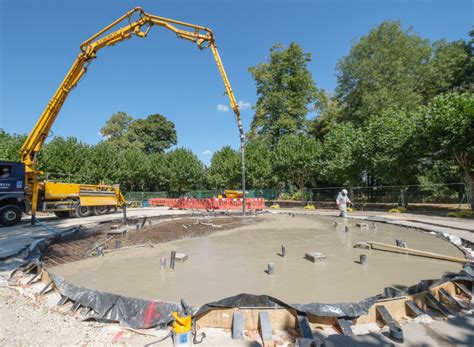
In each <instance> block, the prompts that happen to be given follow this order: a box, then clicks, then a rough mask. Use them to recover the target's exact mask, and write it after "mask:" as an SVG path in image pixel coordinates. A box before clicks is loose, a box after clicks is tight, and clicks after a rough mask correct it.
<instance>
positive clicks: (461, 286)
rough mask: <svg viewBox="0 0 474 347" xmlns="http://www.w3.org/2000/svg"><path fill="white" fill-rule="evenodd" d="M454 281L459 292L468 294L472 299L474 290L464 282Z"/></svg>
mask: <svg viewBox="0 0 474 347" xmlns="http://www.w3.org/2000/svg"><path fill="white" fill-rule="evenodd" d="M453 283H454V286H455V287H456V289H457V290H458V291H459V292H461V293H462V294H463V295H465V296H467V297H468V298H469V299H472V292H471V291H470V290H469V289H468V288H467V287H466V286H465V285H464V284H462V283H458V282H453Z"/></svg>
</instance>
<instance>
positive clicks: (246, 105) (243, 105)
mask: <svg viewBox="0 0 474 347" xmlns="http://www.w3.org/2000/svg"><path fill="white" fill-rule="evenodd" d="M237 104H239V108H240V109H241V110H245V109H246V108H250V107H252V104H251V103H250V102H246V101H243V100H240V101H239V102H238V103H237Z"/></svg>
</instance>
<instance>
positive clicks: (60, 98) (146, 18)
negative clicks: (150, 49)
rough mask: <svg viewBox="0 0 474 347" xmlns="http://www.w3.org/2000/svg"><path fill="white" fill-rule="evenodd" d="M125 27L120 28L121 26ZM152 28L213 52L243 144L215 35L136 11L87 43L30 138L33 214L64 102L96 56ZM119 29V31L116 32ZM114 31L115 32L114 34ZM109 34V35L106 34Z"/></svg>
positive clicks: (24, 151) (25, 153) (24, 152)
mask: <svg viewBox="0 0 474 347" xmlns="http://www.w3.org/2000/svg"><path fill="white" fill-rule="evenodd" d="M123 24H126V25H125V26H122V27H120V25H123ZM153 26H161V27H164V28H166V29H168V30H171V31H173V32H174V33H176V35H177V37H178V38H181V39H185V40H189V41H191V42H194V43H196V44H197V46H198V47H199V48H200V49H205V48H210V49H211V51H212V54H213V56H214V59H215V61H216V64H217V67H218V69H219V73H220V74H221V77H222V79H223V81H224V86H225V89H226V93H227V95H228V97H229V100H230V106H231V107H232V109H233V111H234V113H235V115H236V118H237V123H238V127H239V133H240V137H241V142H242V143H243V138H244V132H243V128H242V123H241V119H240V111H239V106H238V104H237V102H236V100H235V96H234V93H233V91H232V88H231V86H230V83H229V79H228V78H227V74H226V72H225V70H224V66H223V65H222V61H221V59H220V57H219V52H218V51H217V47H216V44H215V41H214V35H213V33H212V31H211V30H210V29H209V28H206V27H203V26H199V25H195V24H190V23H185V22H181V21H177V20H173V19H168V18H163V17H158V16H155V15H152V14H149V13H146V12H144V11H143V9H141V8H140V7H137V8H135V9H133V10H131V11H129V12H127V13H125V14H124V15H123V16H122V17H120V18H118V19H117V20H115V21H114V22H113V23H111V24H110V25H108V26H107V27H105V28H104V29H102V30H101V31H99V32H98V33H97V34H95V35H94V36H92V37H91V38H89V39H88V40H86V41H84V42H83V43H82V44H81V46H80V48H81V52H80V53H79V55H78V57H77V59H76V60H75V61H74V64H73V65H72V67H71V69H70V70H69V72H68V73H67V75H66V77H65V78H64V80H63V81H62V82H61V85H60V86H59V88H58V89H57V91H56V92H55V94H54V96H53V97H52V99H51V100H50V101H49V103H48V105H47V106H46V108H45V109H44V111H43V114H42V115H41V117H40V118H39V120H38V122H37V123H36V125H35V127H34V128H33V130H32V131H31V133H30V134H29V136H28V138H27V139H26V141H25V143H24V144H23V146H22V148H21V160H22V162H23V163H24V164H25V168H26V178H27V184H28V186H29V187H30V188H31V189H32V192H31V195H32V212H35V209H36V207H35V205H36V202H37V193H38V182H37V175H38V174H39V172H38V171H36V170H35V164H36V155H37V153H38V152H39V151H40V150H41V147H42V146H43V144H44V142H45V141H46V138H47V137H48V134H49V132H50V130H51V127H52V125H53V123H54V121H55V119H56V117H57V115H58V113H59V111H60V110H61V107H62V105H63V104H64V101H65V100H66V98H67V96H68V95H69V92H70V91H71V90H72V89H73V88H74V87H75V86H76V85H77V83H78V82H79V80H80V79H81V77H83V76H84V74H85V73H86V71H87V66H88V65H89V63H90V62H91V61H92V60H93V59H95V58H96V55H97V52H98V51H99V50H100V49H101V48H103V47H106V46H113V45H115V44H117V43H119V42H121V41H124V40H126V39H129V38H131V37H132V36H133V35H135V36H138V37H146V36H147V34H148V32H149V31H150V29H151V28H152V27H153ZM116 28H118V29H116ZM112 30H113V31H112ZM109 31H111V32H110V33H108V34H106V33H107V32H109Z"/></svg>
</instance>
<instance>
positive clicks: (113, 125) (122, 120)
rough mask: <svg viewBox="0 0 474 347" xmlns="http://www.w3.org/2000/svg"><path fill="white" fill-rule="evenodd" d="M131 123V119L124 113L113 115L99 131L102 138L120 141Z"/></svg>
mask: <svg viewBox="0 0 474 347" xmlns="http://www.w3.org/2000/svg"><path fill="white" fill-rule="evenodd" d="M132 122H133V117H132V116H129V115H128V114H127V113H126V112H117V113H114V114H113V115H112V116H111V117H110V118H109V119H108V120H107V122H105V125H104V126H103V127H102V129H100V133H101V135H102V137H104V138H106V139H110V140H121V139H123V138H124V136H125V134H126V133H127V131H128V128H129V126H130V124H131V123H132Z"/></svg>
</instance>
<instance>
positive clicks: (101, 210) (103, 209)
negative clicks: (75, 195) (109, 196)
mask: <svg viewBox="0 0 474 347" xmlns="http://www.w3.org/2000/svg"><path fill="white" fill-rule="evenodd" d="M93 212H94V214H95V215H96V216H102V215H104V214H107V213H109V212H110V207H109V206H95V207H94V209H93Z"/></svg>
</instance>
